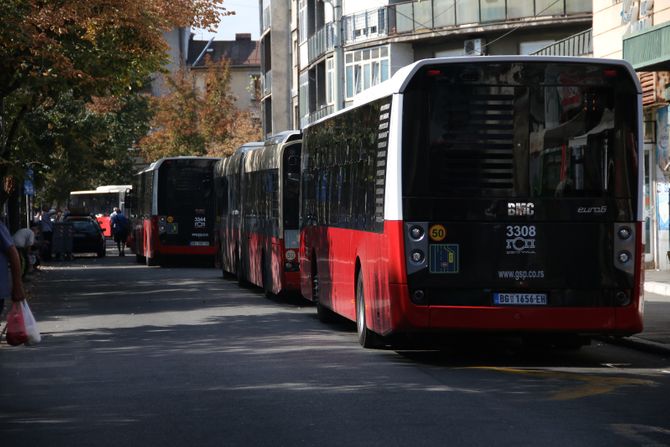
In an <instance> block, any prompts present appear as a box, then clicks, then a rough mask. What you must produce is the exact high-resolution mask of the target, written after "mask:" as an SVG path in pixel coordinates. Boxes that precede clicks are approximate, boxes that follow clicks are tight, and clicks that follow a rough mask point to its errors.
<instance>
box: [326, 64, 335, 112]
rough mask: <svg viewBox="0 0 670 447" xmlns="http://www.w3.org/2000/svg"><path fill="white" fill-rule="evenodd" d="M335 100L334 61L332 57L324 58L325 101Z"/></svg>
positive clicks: (328, 102) (331, 101) (330, 102)
mask: <svg viewBox="0 0 670 447" xmlns="http://www.w3.org/2000/svg"><path fill="white" fill-rule="evenodd" d="M334 102H335V61H334V59H333V58H332V57H330V58H328V59H326V103H327V104H333V103H334Z"/></svg>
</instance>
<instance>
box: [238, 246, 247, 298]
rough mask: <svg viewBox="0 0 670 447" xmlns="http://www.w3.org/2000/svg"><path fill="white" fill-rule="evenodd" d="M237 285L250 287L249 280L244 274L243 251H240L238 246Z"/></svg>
mask: <svg viewBox="0 0 670 447" xmlns="http://www.w3.org/2000/svg"><path fill="white" fill-rule="evenodd" d="M236 264H237V274H236V276H237V285H239V286H240V287H245V288H246V287H249V282H248V281H247V279H246V277H245V276H244V269H243V268H242V253H240V250H239V248H238V250H237V260H236Z"/></svg>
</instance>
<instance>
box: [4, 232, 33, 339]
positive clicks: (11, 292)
mask: <svg viewBox="0 0 670 447" xmlns="http://www.w3.org/2000/svg"><path fill="white" fill-rule="evenodd" d="M10 272H11V282H10ZM21 273H22V272H21V257H20V255H19V252H18V250H17V249H16V247H15V246H14V239H13V238H12V236H11V234H10V233H9V230H8V229H7V227H6V226H5V224H4V223H3V222H2V221H0V306H2V307H0V313H2V310H3V307H4V305H5V300H6V299H7V298H10V297H11V299H12V306H11V309H10V310H9V312H8V313H7V326H6V328H5V329H6V330H7V334H6V340H7V343H9V344H10V345H13V346H16V345H20V344H24V343H26V344H35V343H39V342H40V340H41V336H40V332H39V330H38V328H37V323H36V322H35V318H34V317H33V314H32V312H31V311H30V307H29V306H28V303H27V302H26V294H25V291H24V289H23V282H22V280H21Z"/></svg>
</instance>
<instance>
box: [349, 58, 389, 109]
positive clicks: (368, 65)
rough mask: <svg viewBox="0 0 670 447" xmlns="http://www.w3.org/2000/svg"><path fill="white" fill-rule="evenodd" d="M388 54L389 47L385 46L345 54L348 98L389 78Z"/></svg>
mask: <svg viewBox="0 0 670 447" xmlns="http://www.w3.org/2000/svg"><path fill="white" fill-rule="evenodd" d="M388 54H389V51H388V47H387V46H383V47H375V48H366V49H363V50H356V51H350V52H348V53H347V54H346V55H345V77H346V79H345V83H346V88H345V92H346V95H347V99H350V98H351V97H353V96H354V95H356V94H358V93H360V92H362V91H363V90H366V89H368V88H370V87H372V86H374V85H377V84H379V83H380V82H384V81H386V80H387V79H388V78H389V76H390V73H389V56H388Z"/></svg>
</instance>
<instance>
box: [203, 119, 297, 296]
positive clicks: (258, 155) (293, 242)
mask: <svg viewBox="0 0 670 447" xmlns="http://www.w3.org/2000/svg"><path fill="white" fill-rule="evenodd" d="M301 145H302V142H301V140H300V132H297V131H287V132H282V133H280V134H277V135H274V136H272V137H269V138H268V139H267V140H266V141H265V142H264V143H248V144H246V145H244V146H242V147H241V148H239V149H238V150H237V151H236V152H235V153H234V154H233V155H231V156H230V157H227V158H224V159H223V160H221V161H220V162H219V163H217V165H216V167H215V174H214V185H215V190H216V197H217V216H218V218H219V220H220V222H219V242H220V250H221V267H222V270H223V272H224V274H226V273H228V274H234V275H236V276H237V279H238V281H239V282H240V283H245V282H249V283H252V284H255V285H257V286H259V287H262V288H263V289H264V290H265V293H266V294H268V295H269V294H280V293H284V292H292V291H294V292H297V291H298V290H299V289H300V274H299V272H298V267H299V264H298V250H299V248H300V245H299V229H298V223H299V219H298V212H299V209H300V151H301Z"/></svg>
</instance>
